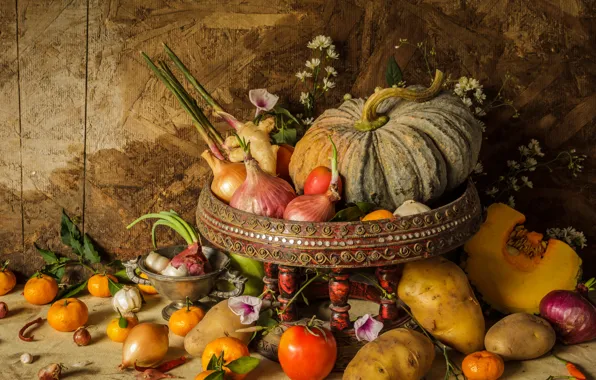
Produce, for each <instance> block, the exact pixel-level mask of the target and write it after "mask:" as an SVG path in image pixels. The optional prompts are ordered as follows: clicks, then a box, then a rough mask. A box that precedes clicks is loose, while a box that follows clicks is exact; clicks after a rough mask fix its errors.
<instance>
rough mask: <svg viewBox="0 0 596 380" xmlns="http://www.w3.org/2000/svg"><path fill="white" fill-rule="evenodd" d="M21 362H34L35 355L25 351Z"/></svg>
mask: <svg viewBox="0 0 596 380" xmlns="http://www.w3.org/2000/svg"><path fill="white" fill-rule="evenodd" d="M21 363H23V364H31V363H33V356H31V354H29V353H26V352H25V353H24V354H23V355H21Z"/></svg>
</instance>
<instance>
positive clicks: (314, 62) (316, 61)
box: [305, 58, 321, 70]
mask: <svg viewBox="0 0 596 380" xmlns="http://www.w3.org/2000/svg"><path fill="white" fill-rule="evenodd" d="M320 64H321V60H320V59H318V58H313V59H311V60H310V61H306V63H305V66H306V67H308V68H309V69H311V70H314V69H315V68H316V67H317V66H319V65H320Z"/></svg>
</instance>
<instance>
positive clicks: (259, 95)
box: [248, 88, 279, 117]
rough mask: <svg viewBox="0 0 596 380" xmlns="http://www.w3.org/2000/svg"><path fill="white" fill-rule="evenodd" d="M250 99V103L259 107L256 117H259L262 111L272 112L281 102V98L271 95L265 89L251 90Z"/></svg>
mask: <svg viewBox="0 0 596 380" xmlns="http://www.w3.org/2000/svg"><path fill="white" fill-rule="evenodd" d="M248 98H249V99H250V102H251V103H252V104H253V105H254V106H255V107H257V111H256V112H255V117H257V116H258V115H259V114H260V113H261V111H265V112H267V111H271V110H272V109H273V107H275V105H276V104H277V101H278V100H279V96H277V95H273V94H271V93H270V92H269V91H267V90H266V89H264V88H259V89H257V90H250V91H249V92H248Z"/></svg>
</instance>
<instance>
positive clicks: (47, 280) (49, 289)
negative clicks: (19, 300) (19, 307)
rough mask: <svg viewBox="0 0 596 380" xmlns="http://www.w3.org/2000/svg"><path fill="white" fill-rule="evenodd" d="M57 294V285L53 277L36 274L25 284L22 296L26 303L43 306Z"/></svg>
mask: <svg viewBox="0 0 596 380" xmlns="http://www.w3.org/2000/svg"><path fill="white" fill-rule="evenodd" d="M57 294H58V283H57V282H56V280H54V278H53V277H51V276H48V275H45V274H41V273H39V272H38V273H36V274H35V275H34V276H33V277H31V278H30V279H29V281H27V283H26V284H25V290H24V291H23V295H24V296H25V299H26V300H27V302H29V303H30V304H33V305H45V304H48V303H50V302H52V300H53V299H54V298H56V295H57Z"/></svg>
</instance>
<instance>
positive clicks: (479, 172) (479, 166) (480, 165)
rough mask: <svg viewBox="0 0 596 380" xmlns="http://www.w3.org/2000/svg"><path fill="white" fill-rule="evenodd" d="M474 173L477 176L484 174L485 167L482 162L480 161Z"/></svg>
mask: <svg viewBox="0 0 596 380" xmlns="http://www.w3.org/2000/svg"><path fill="white" fill-rule="evenodd" d="M473 172H474V173H476V174H482V173H483V172H484V166H482V162H480V161H478V162H477V163H476V166H474V170H473Z"/></svg>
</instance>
